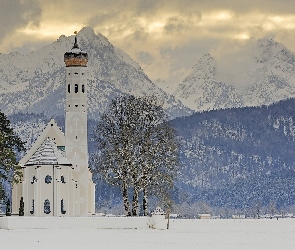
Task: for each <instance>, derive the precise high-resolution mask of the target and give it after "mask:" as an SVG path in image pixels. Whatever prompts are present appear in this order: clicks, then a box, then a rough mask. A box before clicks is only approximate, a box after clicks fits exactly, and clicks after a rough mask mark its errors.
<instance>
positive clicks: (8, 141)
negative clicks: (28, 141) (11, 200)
mask: <svg viewBox="0 0 295 250" xmlns="http://www.w3.org/2000/svg"><path fill="white" fill-rule="evenodd" d="M23 145H24V143H23V142H22V141H21V140H20V138H19V137H18V136H17V135H15V133H14V132H13V129H12V128H11V126H10V121H9V120H8V119H7V117H6V116H5V114H3V113H2V112H0V195H1V197H0V198H1V199H3V196H4V190H3V183H4V182H9V183H10V184H12V183H14V182H18V181H19V178H20V177H21V171H20V169H21V168H20V166H19V164H18V162H17V159H16V151H19V152H20V151H22V150H23V149H24V146H23Z"/></svg>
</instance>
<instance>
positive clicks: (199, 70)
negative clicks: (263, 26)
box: [0, 27, 295, 119]
mask: <svg viewBox="0 0 295 250" xmlns="http://www.w3.org/2000/svg"><path fill="white" fill-rule="evenodd" d="M77 37H78V43H79V46H80V48H82V49H83V50H84V51H87V52H88V55H89V62H88V67H89V73H90V75H89V91H88V98H89V103H88V104H89V109H88V112H89V117H91V118H95V119H96V118H98V117H99V115H100V113H101V112H103V111H104V110H105V109H106V107H107V105H108V104H109V101H110V100H111V99H112V98H114V97H115V96H117V95H119V94H134V95H144V94H149V95H152V94H153V95H156V96H158V97H159V99H160V100H161V101H162V102H163V103H164V108H165V109H166V110H167V112H168V114H169V115H170V117H171V118H174V117H178V116H184V115H188V114H191V113H192V112H193V111H204V110H213V109H224V108H232V107H244V106H259V105H264V104H265V105H269V104H271V103H274V102H277V101H280V100H283V99H287V98H291V97H295V66H294V65H295V54H294V53H293V52H292V51H290V50H288V49H287V48H286V47H285V46H284V45H282V44H280V43H277V42H275V41H274V40H272V39H269V38H263V39H260V40H258V41H257V42H256V43H255V45H254V46H252V47H251V51H250V53H249V54H250V55H249V62H248V63H247V65H242V66H241V67H240V68H241V69H239V71H240V72H242V73H240V72H234V69H233V72H231V74H232V75H236V78H237V79H241V80H242V81H243V82H244V85H245V86H246V87H245V88H243V89H236V88H235V87H234V86H233V85H234V84H230V81H227V80H226V79H225V78H220V77H219V76H218V75H219V74H218V72H220V71H222V69H220V67H219V65H220V64H219V65H218V63H216V60H215V59H214V58H213V57H212V56H211V55H210V54H208V53H207V54H204V55H203V56H202V57H201V58H200V59H199V60H198V62H197V63H196V64H195V65H194V66H193V68H192V70H191V73H190V74H189V75H188V76H187V77H185V79H184V80H183V81H182V82H180V83H177V84H170V83H165V82H164V81H163V80H157V81H155V82H154V83H153V82H152V81H151V80H150V79H149V77H148V76H147V75H146V74H145V73H144V71H143V70H142V69H141V67H140V66H139V64H138V63H137V62H135V61H134V60H133V59H132V58H131V57H129V56H128V55H127V54H126V53H125V52H123V51H122V50H120V49H118V48H116V47H114V46H113V45H112V44H111V43H110V42H109V41H108V40H107V38H105V37H104V36H103V35H101V34H95V33H94V31H93V30H92V29H91V28H88V27H87V28H83V29H82V30H81V31H80V32H79V33H78V35H77ZM73 41H74V36H69V37H66V36H64V35H62V36H60V37H59V38H58V39H57V41H55V42H54V43H52V44H49V45H47V46H44V47H42V48H41V49H38V50H36V51H32V52H30V53H29V54H28V55H21V54H19V53H10V54H0V100H1V102H0V109H1V110H3V111H5V113H6V114H7V115H11V114H15V113H19V112H22V113H24V112H32V113H42V112H44V113H45V114H46V115H47V116H50V117H54V116H58V115H63V113H64V94H65V93H64V92H65V91H64V82H65V77H64V72H65V70H64V62H63V55H64V53H65V52H66V51H68V50H70V49H71V48H72V46H73ZM236 57H239V54H237V55H236ZM219 63H220V62H219ZM221 63H222V62H221Z"/></svg>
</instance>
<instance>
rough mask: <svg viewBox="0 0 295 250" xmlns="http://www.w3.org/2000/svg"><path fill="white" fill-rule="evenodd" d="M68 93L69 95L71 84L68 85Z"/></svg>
mask: <svg viewBox="0 0 295 250" xmlns="http://www.w3.org/2000/svg"><path fill="white" fill-rule="evenodd" d="M68 92H69V93H71V84H68Z"/></svg>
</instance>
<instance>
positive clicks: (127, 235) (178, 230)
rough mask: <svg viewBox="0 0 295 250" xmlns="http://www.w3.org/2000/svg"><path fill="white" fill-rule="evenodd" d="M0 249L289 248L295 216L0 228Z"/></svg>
mask: <svg viewBox="0 0 295 250" xmlns="http://www.w3.org/2000/svg"><path fill="white" fill-rule="evenodd" d="M0 249H1V250H8V249H9V250H10V249H13V250H18V249H31V250H32V249H42V250H45V249H62V250H67V249H71V250H75V249H78V250H79V249H85V250H86V249H87V250H88V249H103V250H107V249H115V250H117V249H122V250H125V249H126V250H135V249H136V250H147V249H148V250H158V249H159V250H160V249H161V250H162V249H168V250H174V249H181V250H190V249H194V250H197V249H200V250H207V249H210V250H223V249H225V250H231V249H234V250H244V249H245V250H249V249H251V250H256V249H259V250H264V249H265V250H272V249H276V250H277V249H279V250H289V249H290V250H291V249H295V219H279V220H274V219H272V220H271V219H261V220H250V219H249V220H248V219H247V220H178V219H177V220H171V221H170V229H169V230H155V229H138V230H136V229H116V230H115V229H25V230H23V229H22V230H21V229H18V230H4V229H0Z"/></svg>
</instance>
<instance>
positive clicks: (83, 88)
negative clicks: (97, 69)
mask: <svg viewBox="0 0 295 250" xmlns="http://www.w3.org/2000/svg"><path fill="white" fill-rule="evenodd" d="M84 92H85V85H84V84H82V93H84Z"/></svg>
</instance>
